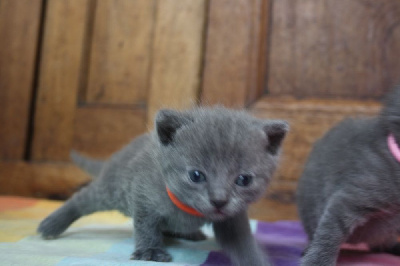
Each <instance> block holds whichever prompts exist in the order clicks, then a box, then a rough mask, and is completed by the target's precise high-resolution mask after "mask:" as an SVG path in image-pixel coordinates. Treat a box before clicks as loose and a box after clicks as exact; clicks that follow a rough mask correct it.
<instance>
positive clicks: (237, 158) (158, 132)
mask: <svg viewBox="0 0 400 266" xmlns="http://www.w3.org/2000/svg"><path fill="white" fill-rule="evenodd" d="M287 130H288V125H287V123H286V122H284V121H280V120H260V119H257V118H254V117H252V116H250V115H249V114H247V113H246V112H244V111H233V110H229V109H225V108H222V107H216V108H196V109H193V110H190V111H185V112H178V111H174V110H161V111H160V112H159V113H158V114H157V117H156V122H155V130H154V131H153V132H151V133H149V134H145V135H142V136H140V137H138V138H136V139H135V140H133V141H132V142H131V143H130V144H129V145H127V146H126V147H125V148H123V149H122V150H121V151H119V152H117V153H115V154H114V155H113V156H112V157H111V158H110V160H109V161H107V162H106V163H105V164H104V167H103V168H102V169H101V171H99V170H98V169H97V170H95V169H93V168H92V166H93V165H96V164H93V163H90V162H89V163H88V162H86V163H83V161H86V160H85V159H84V157H80V156H75V155H74V157H75V161H77V163H78V164H79V165H82V166H83V167H84V168H85V167H86V169H88V170H89V171H91V172H93V173H100V175H99V176H98V178H96V179H94V181H93V182H92V183H91V184H90V185H89V186H87V187H84V188H83V189H82V190H80V191H79V192H77V193H76V194H74V195H73V197H72V198H71V199H69V200H68V201H67V202H66V203H65V204H64V205H63V206H62V207H61V208H60V209H59V210H57V211H56V212H55V213H53V214H51V215H50V216H49V217H48V218H46V219H45V220H44V221H43V222H42V223H41V224H40V226H39V228H38V231H39V233H41V235H42V236H43V237H45V238H53V237H57V236H58V235H59V234H61V233H62V232H63V231H64V230H65V229H67V228H68V226H69V225H70V224H71V223H72V222H73V221H74V220H76V219H78V218H79V217H81V216H84V215H87V214H90V213H93V212H96V211H101V210H111V209H117V210H119V211H121V212H122V213H124V214H126V215H128V216H132V217H133V220H134V230H135V240H136V247H135V252H134V253H133V255H132V258H133V259H137V260H155V261H170V260H171V259H172V258H171V256H170V255H169V254H168V253H167V252H166V250H165V248H164V246H163V237H164V235H167V236H175V237H183V238H186V239H192V240H202V239H204V235H203V234H202V233H201V231H199V228H200V227H201V226H202V225H204V224H205V223H213V224H214V231H215V234H216V238H217V241H218V242H219V243H220V244H221V246H222V247H223V248H224V249H225V251H226V252H227V253H228V254H229V256H230V258H231V260H232V261H233V262H234V263H235V265H254V266H256V265H269V262H268V259H267V258H266V257H264V254H263V253H262V252H261V251H260V250H259V248H258V247H257V245H256V243H255V240H254V239H253V236H252V235H251V232H250V227H249V222H248V218H247V214H246V210H247V207H248V205H249V204H250V203H252V202H254V201H256V200H257V199H259V198H260V197H261V196H262V195H263V193H264V191H265V189H266V187H267V185H268V183H269V181H270V178H271V176H272V174H273V172H274V170H275V168H276V165H277V163H278V157H279V147H280V144H281V141H282V139H283V138H284V136H285V134H286V132H287ZM88 165H89V166H90V167H87V166H88ZM94 168H96V167H94ZM190 170H200V171H202V172H203V173H205V175H206V178H207V180H206V182H202V183H195V182H193V181H191V180H190V178H189V176H188V171H190ZM241 174H249V175H253V182H252V183H250V185H249V186H247V187H242V186H238V185H236V184H235V180H236V178H237V177H238V176H239V175H241ZM166 186H168V187H169V189H170V190H171V191H172V192H173V193H174V194H175V195H176V196H177V197H178V199H180V200H181V201H182V202H184V203H185V204H186V205H189V206H191V207H193V208H195V209H196V210H198V211H199V212H201V213H202V214H204V217H197V216H193V215H190V214H187V213H185V212H183V211H181V210H180V209H178V208H177V207H176V206H175V205H174V204H173V203H172V202H171V200H170V199H169V197H168V195H167V192H166ZM212 202H226V204H225V205H224V206H223V207H221V208H219V209H217V208H216V207H215V206H214V205H213V203H212Z"/></svg>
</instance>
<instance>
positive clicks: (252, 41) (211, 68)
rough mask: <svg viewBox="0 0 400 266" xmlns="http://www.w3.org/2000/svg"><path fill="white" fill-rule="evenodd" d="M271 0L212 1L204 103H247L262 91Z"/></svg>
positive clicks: (205, 67)
mask: <svg viewBox="0 0 400 266" xmlns="http://www.w3.org/2000/svg"><path fill="white" fill-rule="evenodd" d="M269 3H270V2H269V1H268V0H211V1H210V8H209V21H208V31H207V43H206V54H205V60H204V77H203V86H202V95H201V100H202V103H203V104H207V105H212V104H224V105H226V106H231V107H245V106H247V105H248V104H249V103H251V102H253V101H254V100H255V99H257V97H259V96H260V95H261V94H262V90H263V85H262V84H264V83H263V81H264V80H263V79H264V77H265V72H264V71H266V66H267V64H266V51H267V42H266V38H267V29H268V19H267V18H268V12H269ZM261 22H263V23H261Z"/></svg>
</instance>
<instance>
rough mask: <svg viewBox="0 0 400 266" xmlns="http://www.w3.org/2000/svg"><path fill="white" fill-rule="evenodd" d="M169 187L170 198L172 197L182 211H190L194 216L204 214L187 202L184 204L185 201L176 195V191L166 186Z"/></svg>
mask: <svg viewBox="0 0 400 266" xmlns="http://www.w3.org/2000/svg"><path fill="white" fill-rule="evenodd" d="M166 189H167V193H168V196H169V198H170V199H171V201H172V202H173V203H174V204H175V206H176V207H178V208H179V209H181V210H182V211H184V212H186V213H189V214H191V215H194V216H204V215H203V214H201V213H200V212H198V211H197V210H195V209H193V208H192V207H189V206H187V205H186V204H184V203H183V202H181V201H180V200H179V199H178V198H177V197H176V196H175V195H174V193H172V192H171V190H169V188H168V187H166Z"/></svg>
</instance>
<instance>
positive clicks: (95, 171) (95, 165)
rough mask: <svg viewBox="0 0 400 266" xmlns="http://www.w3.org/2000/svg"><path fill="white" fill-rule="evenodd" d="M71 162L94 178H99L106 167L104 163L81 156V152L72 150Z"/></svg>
mask: <svg viewBox="0 0 400 266" xmlns="http://www.w3.org/2000/svg"><path fill="white" fill-rule="evenodd" d="M70 157H71V160H72V161H73V162H74V163H75V164H76V165H77V166H78V167H80V168H81V169H83V170H84V171H86V172H88V173H89V174H90V175H91V176H92V177H97V176H99V174H100V171H101V169H102V168H103V166H104V163H105V162H104V161H101V160H95V159H91V158H88V157H85V156H83V155H81V154H80V153H79V152H77V151H75V150H72V151H71V153H70Z"/></svg>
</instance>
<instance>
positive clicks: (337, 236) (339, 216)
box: [300, 193, 371, 266]
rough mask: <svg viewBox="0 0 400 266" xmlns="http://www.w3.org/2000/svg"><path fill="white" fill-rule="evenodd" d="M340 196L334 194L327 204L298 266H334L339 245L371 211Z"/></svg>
mask: <svg viewBox="0 0 400 266" xmlns="http://www.w3.org/2000/svg"><path fill="white" fill-rule="evenodd" d="M343 195H346V193H343ZM343 195H339V194H337V195H334V196H332V198H331V199H330V200H329V202H328V203H327V206H326V207H325V209H324V212H323V214H322V216H321V219H320V221H319V223H318V226H317V228H316V230H315V232H314V236H313V238H312V241H311V242H310V244H309V246H308V248H307V249H306V252H305V254H304V256H303V257H302V259H301V264H300V265H301V266H315V265H318V266H335V265H336V260H337V257H338V255H339V251H340V245H341V244H342V243H344V242H345V241H346V240H347V239H348V237H349V236H350V235H351V232H352V230H353V229H354V228H356V227H357V226H358V225H360V224H362V223H363V222H365V217H366V216H367V215H369V212H370V211H371V210H370V209H368V208H365V207H363V206H357V205H356V203H355V202H354V201H351V200H349V199H348V198H347V197H346V196H343ZM348 195H353V193H348ZM350 203H351V204H350Z"/></svg>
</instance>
